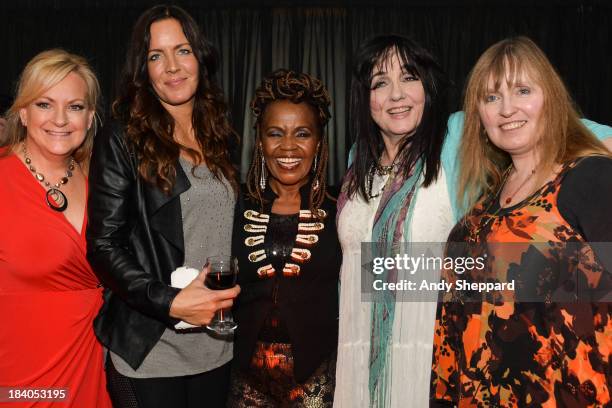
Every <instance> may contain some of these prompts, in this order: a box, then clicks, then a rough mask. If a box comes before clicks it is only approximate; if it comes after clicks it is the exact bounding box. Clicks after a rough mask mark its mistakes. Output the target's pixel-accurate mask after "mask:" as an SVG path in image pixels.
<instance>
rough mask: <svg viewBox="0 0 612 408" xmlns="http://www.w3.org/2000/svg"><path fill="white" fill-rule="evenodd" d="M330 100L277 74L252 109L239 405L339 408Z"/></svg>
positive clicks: (304, 82) (241, 219)
mask: <svg viewBox="0 0 612 408" xmlns="http://www.w3.org/2000/svg"><path fill="white" fill-rule="evenodd" d="M329 103H330V100H329V95H328V92H327V90H326V89H325V87H324V86H323V84H322V83H321V81H319V80H318V79H316V78H313V77H311V76H309V75H307V74H303V73H296V72H293V71H288V70H278V71H275V72H273V73H272V74H270V75H269V76H268V77H267V78H265V79H264V80H263V82H262V83H261V84H260V86H259V87H258V88H257V90H256V94H255V98H254V99H253V101H252V102H251V110H252V112H253V114H254V115H255V129H256V135H255V149H254V152H253V159H252V162H251V168H250V169H249V174H248V178H247V185H246V187H245V188H243V189H242V190H243V193H242V195H241V197H240V198H239V202H238V206H237V212H236V214H235V217H234V235H233V252H234V253H235V254H236V256H237V258H238V262H239V267H240V273H239V277H238V281H239V284H240V287H241V288H242V292H241V293H242V294H241V295H240V296H239V297H238V300H237V302H236V306H235V308H234V316H235V318H236V320H237V323H238V328H237V331H236V338H235V344H234V355H235V361H236V362H237V364H236V367H235V370H234V375H233V379H232V386H231V395H230V401H229V404H228V405H229V406H230V407H264V406H265V407H269V406H291V407H296V406H297V407H314V406H316V407H327V406H329V407H331V404H332V399H333V394H334V369H335V349H336V346H337V341H338V320H337V318H338V286H337V285H338V273H339V270H340V264H341V255H340V254H341V251H340V244H339V242H338V238H337V235H336V224H335V216H336V214H335V207H336V204H335V200H333V199H332V198H331V197H330V196H329V194H328V193H327V187H326V177H325V176H326V170H327V157H328V152H327V138H326V136H325V133H324V128H325V125H326V124H327V122H328V120H329V118H330V113H329V109H328V106H329Z"/></svg>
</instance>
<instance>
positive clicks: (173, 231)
mask: <svg viewBox="0 0 612 408" xmlns="http://www.w3.org/2000/svg"><path fill="white" fill-rule="evenodd" d="M175 168H176V180H175V182H174V188H173V189H172V191H171V192H170V194H169V195H166V194H164V193H163V192H162V191H161V190H160V189H159V188H157V186H154V185H151V184H148V183H147V184H145V194H146V195H147V200H146V202H147V206H148V212H149V219H150V222H151V229H153V230H155V231H157V232H159V233H160V234H161V235H162V236H163V237H164V238H165V239H166V240H167V241H168V242H170V243H171V244H172V245H173V246H174V247H176V248H177V249H178V250H179V251H180V252H181V253H182V254H184V253H185V244H184V242H183V222H182V213H181V200H180V198H179V196H180V195H181V194H182V193H183V192H185V191H187V190H188V189H189V188H190V187H191V183H190V182H189V180H188V179H187V175H185V172H184V171H183V168H182V166H181V165H180V163H179V162H178V160H177V162H176V164H175Z"/></svg>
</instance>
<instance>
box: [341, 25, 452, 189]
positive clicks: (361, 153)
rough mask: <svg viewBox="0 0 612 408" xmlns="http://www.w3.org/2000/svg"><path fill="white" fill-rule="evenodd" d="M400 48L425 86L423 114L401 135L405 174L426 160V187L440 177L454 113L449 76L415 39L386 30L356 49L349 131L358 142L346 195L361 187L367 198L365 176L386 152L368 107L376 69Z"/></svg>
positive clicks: (410, 69) (404, 65)
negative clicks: (406, 134)
mask: <svg viewBox="0 0 612 408" xmlns="http://www.w3.org/2000/svg"><path fill="white" fill-rule="evenodd" d="M394 53H397V55H398V57H399V60H400V63H401V66H402V68H403V69H404V70H406V71H407V72H409V73H410V74H412V75H415V76H416V77H418V78H419V79H420V81H421V83H422V85H423V88H424V90H425V106H424V108H423V116H422V118H421V122H420V123H419V124H418V126H417V128H416V131H415V133H414V134H413V135H412V136H411V137H407V138H404V140H402V141H401V145H400V149H399V152H398V155H400V157H398V160H399V168H400V171H402V172H403V173H404V174H405V176H406V177H407V176H408V175H409V173H410V172H411V171H412V168H413V167H414V165H415V163H416V162H417V161H418V160H419V159H422V160H423V164H424V166H423V172H424V176H425V179H424V182H423V185H424V186H425V187H427V186H428V185H430V184H431V183H432V182H434V181H435V180H436V179H437V176H438V172H439V170H440V155H441V153H442V145H443V144H444V138H445V135H446V124H447V121H448V116H449V114H450V111H449V106H448V90H449V86H450V82H449V81H448V79H447V77H446V75H445V73H444V72H443V71H442V68H441V67H440V65H439V64H438V62H437V61H436V60H435V58H434V57H433V56H432V55H431V54H430V53H429V52H428V51H427V50H426V49H424V48H423V47H421V46H420V45H419V44H418V43H416V42H415V41H413V40H411V39H409V38H406V37H403V36H399V35H382V36H377V37H374V38H371V39H369V40H367V41H365V42H364V43H362V44H361V46H360V47H359V49H358V50H357V52H356V55H355V63H354V64H353V75H352V83H351V99H350V107H349V131H350V132H351V136H352V137H353V139H354V140H355V142H356V151H355V156H354V160H353V164H352V167H353V171H352V173H351V175H350V176H349V179H348V180H347V182H348V196H349V197H353V196H354V195H355V194H356V193H357V192H359V193H361V195H362V196H363V197H364V198H365V200H368V195H367V194H366V179H367V176H368V173H369V172H370V171H371V168H372V166H374V165H375V164H376V163H377V162H378V159H379V157H380V155H381V154H382V152H383V149H384V142H383V140H382V137H381V135H380V129H379V128H378V126H377V125H376V123H375V122H374V120H373V119H372V114H371V112H370V92H371V89H370V88H371V81H372V73H373V71H374V68H376V67H377V66H378V65H379V64H385V63H386V61H388V59H389V58H390V57H391V56H393V54H394Z"/></svg>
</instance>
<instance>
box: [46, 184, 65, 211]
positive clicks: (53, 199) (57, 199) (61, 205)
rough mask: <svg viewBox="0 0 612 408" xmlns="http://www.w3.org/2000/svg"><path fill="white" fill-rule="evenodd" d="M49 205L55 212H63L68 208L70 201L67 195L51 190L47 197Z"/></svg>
mask: <svg viewBox="0 0 612 408" xmlns="http://www.w3.org/2000/svg"><path fill="white" fill-rule="evenodd" d="M45 198H46V199H47V205H48V206H49V208H51V209H52V210H53V211H58V212H63V211H65V210H66V208H68V199H67V198H66V195H65V194H64V193H62V192H61V191H60V190H59V189H57V188H50V189H49V190H47V194H46V195H45Z"/></svg>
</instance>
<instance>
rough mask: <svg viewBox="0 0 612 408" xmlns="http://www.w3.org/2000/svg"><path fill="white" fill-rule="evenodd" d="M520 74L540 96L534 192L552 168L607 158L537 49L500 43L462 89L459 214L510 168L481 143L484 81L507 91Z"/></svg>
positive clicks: (517, 41) (514, 41)
mask: <svg viewBox="0 0 612 408" xmlns="http://www.w3.org/2000/svg"><path fill="white" fill-rule="evenodd" d="M523 73H524V74H527V75H528V76H529V78H530V79H531V80H532V81H534V82H535V83H536V84H537V85H538V86H540V87H541V88H542V92H543V95H544V104H543V107H542V115H541V119H540V129H539V135H538V141H537V145H536V148H537V149H538V150H539V153H540V162H539V164H538V167H537V169H536V183H535V186H537V187H535V188H539V186H540V185H541V184H542V183H543V182H544V179H545V178H546V174H549V172H550V171H551V170H553V169H554V167H555V165H559V164H566V163H568V162H570V161H572V160H575V159H577V158H579V157H584V156H590V155H604V156H609V155H610V153H609V151H608V150H607V149H606V147H605V146H604V145H603V144H602V143H601V142H600V141H599V140H597V138H596V137H595V136H594V135H593V134H592V133H591V132H590V131H589V130H588V129H587V128H586V127H585V126H584V125H583V124H582V122H581V121H580V117H579V114H578V111H577V109H576V108H575V105H574V102H573V100H572V98H571V96H570V94H569V92H568V91H567V88H566V87H565V85H564V84H563V81H562V80H561V77H560V76H559V74H558V73H557V72H556V70H555V68H554V67H553V66H552V64H551V63H550V61H549V60H548V58H546V55H545V54H544V53H543V52H542V50H541V49H540V48H539V47H538V46H537V45H536V44H535V43H534V42H533V41H531V40H530V39H529V38H527V37H516V38H509V39H505V40H502V41H500V42H498V43H496V44H494V45H492V46H491V47H489V48H488V49H487V50H486V51H485V52H484V53H483V54H482V55H481V56H480V58H479V59H478V61H477V62H476V65H475V66H474V68H473V69H472V72H471V73H470V76H469V79H468V81H467V85H466V89H465V99H464V108H463V109H464V111H465V122H464V125H463V139H462V143H461V151H460V163H461V170H460V174H459V189H458V194H459V195H458V198H459V202H460V203H462V204H463V206H464V209H465V210H467V209H470V208H471V207H472V206H473V205H474V204H475V203H476V201H477V200H478V198H479V197H480V195H481V194H482V193H485V194H491V193H493V192H495V191H497V190H499V188H500V187H501V183H502V182H503V180H502V179H503V173H504V171H505V169H507V167H508V166H509V165H510V163H511V159H510V155H509V154H508V153H506V152H505V151H503V150H501V149H499V148H497V147H496V146H494V145H493V144H492V143H488V142H487V134H486V132H485V129H484V126H483V124H482V121H481V120H480V116H479V113H478V107H479V105H480V104H481V103H482V102H483V101H484V98H485V97H486V94H487V92H488V91H487V87H488V83H489V80H490V79H492V80H493V83H494V86H495V89H496V90H497V89H499V87H500V86H501V84H502V81H507V82H508V84H507V85H508V86H509V87H510V86H511V85H513V83H514V81H517V80H518V79H519V78H520V76H521V74H523Z"/></svg>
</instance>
